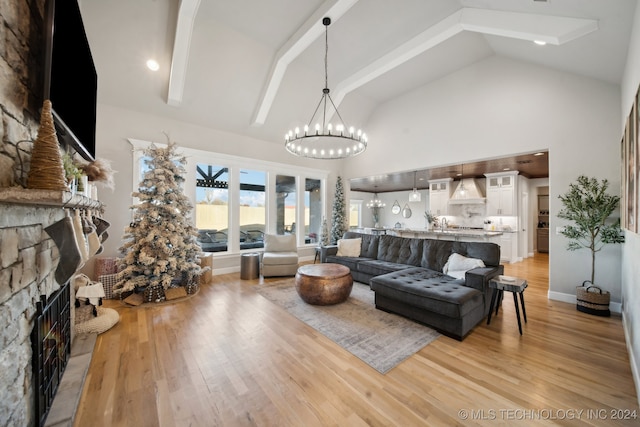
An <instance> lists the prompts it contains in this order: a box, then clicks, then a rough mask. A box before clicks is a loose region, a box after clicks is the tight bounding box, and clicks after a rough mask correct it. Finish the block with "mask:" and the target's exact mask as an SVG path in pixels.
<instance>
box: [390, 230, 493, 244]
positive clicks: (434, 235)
mask: <svg viewBox="0 0 640 427" xmlns="http://www.w3.org/2000/svg"><path fill="white" fill-rule="evenodd" d="M387 233H389V234H391V233H393V234H395V235H397V236H400V237H412V238H418V239H438V240H453V241H460V242H494V243H498V241H497V239H498V238H499V236H501V235H502V234H503V233H502V231H489V230H483V229H467V228H445V229H439V228H434V229H430V230H428V229H426V228H411V229H409V228H393V229H389V230H387Z"/></svg>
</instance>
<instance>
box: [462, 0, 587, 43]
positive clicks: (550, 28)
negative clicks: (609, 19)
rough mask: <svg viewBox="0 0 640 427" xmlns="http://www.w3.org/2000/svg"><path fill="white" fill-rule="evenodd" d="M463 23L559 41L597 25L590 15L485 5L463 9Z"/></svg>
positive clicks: (475, 28) (478, 29)
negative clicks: (485, 6)
mask: <svg viewBox="0 0 640 427" xmlns="http://www.w3.org/2000/svg"><path fill="white" fill-rule="evenodd" d="M461 24H462V27H463V28H464V29H465V30H466V31H474V32H476V33H483V34H491V35H494V36H502V37H510V38H513V39H520V40H528V41H536V40H540V41H545V42H547V43H549V44H554V45H561V44H563V43H567V42H569V41H571V40H575V39H577V38H579V37H582V36H584V35H587V34H589V33H591V32H593V31H596V30H597V29H598V21H596V20H593V19H581V18H568V17H564V16H549V15H533V14H530V13H517V12H504V11H500V10H487V9H474V8H464V9H462V19H461Z"/></svg>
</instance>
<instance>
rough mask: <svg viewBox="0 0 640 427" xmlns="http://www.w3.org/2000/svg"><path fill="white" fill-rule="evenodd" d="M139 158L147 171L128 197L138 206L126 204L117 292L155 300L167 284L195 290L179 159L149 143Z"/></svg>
mask: <svg viewBox="0 0 640 427" xmlns="http://www.w3.org/2000/svg"><path fill="white" fill-rule="evenodd" d="M145 156H147V157H148V158H149V159H148V160H145V164H146V165H147V166H148V170H147V171H146V172H145V173H144V177H143V178H142V181H141V182H140V184H139V188H138V191H137V192H133V193H132V195H133V196H134V197H137V198H138V200H139V201H140V202H139V203H138V204H136V205H133V206H131V209H133V211H134V214H133V215H134V217H133V221H132V222H131V224H130V225H129V226H128V227H126V228H125V235H124V240H125V243H124V244H123V245H122V247H121V248H120V252H121V253H122V254H123V255H124V259H123V262H122V266H123V267H124V269H123V270H122V272H121V275H122V277H123V279H122V280H121V281H120V282H118V283H117V284H116V286H115V288H116V292H120V293H121V292H126V291H136V292H140V291H144V297H145V300H146V301H148V302H153V301H155V302H158V301H162V300H163V299H165V295H164V291H165V290H167V289H168V288H169V287H172V286H185V287H186V291H187V293H188V294H191V293H193V292H195V290H196V289H197V281H196V280H195V278H196V276H198V275H200V274H201V269H200V266H199V265H198V254H199V253H200V246H198V244H197V241H196V236H197V231H196V228H195V226H194V225H193V224H192V221H191V220H190V218H189V213H190V212H191V210H192V209H193V206H192V205H191V203H190V201H189V199H188V198H187V196H185V194H184V192H183V189H182V184H183V183H184V175H185V172H186V171H185V168H184V165H185V163H186V159H185V157H184V156H182V155H178V154H177V153H176V145H175V143H172V142H169V144H168V146H167V147H166V148H158V147H156V146H155V145H154V144H152V145H151V146H150V147H149V148H147V150H145Z"/></svg>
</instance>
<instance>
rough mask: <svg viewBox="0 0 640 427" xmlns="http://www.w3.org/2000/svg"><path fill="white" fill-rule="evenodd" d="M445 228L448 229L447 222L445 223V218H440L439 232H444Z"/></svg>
mask: <svg viewBox="0 0 640 427" xmlns="http://www.w3.org/2000/svg"><path fill="white" fill-rule="evenodd" d="M445 228H449V222H448V221H447V218H445V217H442V218H441V219H440V230H444V229H445Z"/></svg>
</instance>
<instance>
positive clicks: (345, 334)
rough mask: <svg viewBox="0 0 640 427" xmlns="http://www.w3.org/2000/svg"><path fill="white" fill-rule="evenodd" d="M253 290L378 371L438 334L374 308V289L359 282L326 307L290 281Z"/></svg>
mask: <svg viewBox="0 0 640 427" xmlns="http://www.w3.org/2000/svg"><path fill="white" fill-rule="evenodd" d="M256 291H257V292H258V293H259V294H260V295H262V296H264V297H265V298H266V299H268V300H270V301H272V302H274V303H275V304H277V305H279V306H280V307H282V308H284V309H285V310H286V311H288V312H289V313H290V314H292V315H293V316H295V317H297V318H298V319H300V320H301V321H303V322H304V323H306V324H307V325H309V326H311V327H312V328H314V329H315V330H317V331H318V332H320V333H322V334H323V335H325V336H326V337H327V338H329V339H331V340H332V341H334V342H335V343H337V344H338V345H340V346H341V347H342V348H344V349H345V350H347V351H349V352H350V353H352V354H353V355H355V356H357V357H358V358H360V359H361V360H362V361H363V362H365V363H367V364H368V365H369V366H371V367H372V368H374V369H375V370H376V371H378V372H380V373H381V374H385V373H387V372H388V371H389V370H391V369H392V368H394V367H395V366H396V365H398V364H399V363H400V362H402V361H403V360H405V359H406V358H408V357H409V356H411V355H412V354H414V353H416V352H417V351H419V350H420V349H421V348H423V347H424V346H426V345H427V344H429V343H430V342H431V341H433V340H435V339H436V338H438V337H439V336H440V334H439V333H438V332H436V331H435V330H433V329H431V328H429V327H427V326H424V325H421V324H419V323H415V322H413V321H411V320H408V319H405V318H404V317H401V316H398V315H395V314H391V313H387V312H385V311H382V310H378V309H376V308H375V303H374V292H373V291H372V290H371V289H369V286H368V285H364V284H362V283H357V282H354V283H353V290H352V291H351V296H350V297H349V299H348V300H347V301H345V302H343V303H341V304H336V305H329V306H317V305H309V304H307V303H305V302H304V301H302V299H300V296H299V295H298V293H297V292H296V289H295V285H294V282H293V280H286V281H278V282H274V283H267V284H264V285H259V287H257V288H256Z"/></svg>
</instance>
